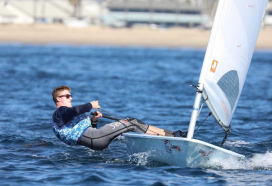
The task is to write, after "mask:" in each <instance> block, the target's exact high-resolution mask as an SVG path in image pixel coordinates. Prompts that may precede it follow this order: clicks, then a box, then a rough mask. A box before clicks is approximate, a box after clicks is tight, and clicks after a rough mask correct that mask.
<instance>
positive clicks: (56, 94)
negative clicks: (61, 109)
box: [52, 86, 73, 107]
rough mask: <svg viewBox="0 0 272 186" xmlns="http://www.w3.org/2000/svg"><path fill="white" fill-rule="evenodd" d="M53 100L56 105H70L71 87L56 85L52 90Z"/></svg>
mask: <svg viewBox="0 0 272 186" xmlns="http://www.w3.org/2000/svg"><path fill="white" fill-rule="evenodd" d="M52 97H53V101H54V102H55V104H56V105H57V106H66V107H72V99H73V98H72V95H71V88H70V87H68V86H60V87H56V88H55V89H54V90H53V92H52Z"/></svg>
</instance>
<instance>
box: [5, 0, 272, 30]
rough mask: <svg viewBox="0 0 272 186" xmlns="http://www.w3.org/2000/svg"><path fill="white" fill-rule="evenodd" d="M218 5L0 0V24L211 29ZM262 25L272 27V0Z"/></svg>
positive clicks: (201, 1) (214, 0)
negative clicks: (199, 27)
mask: <svg viewBox="0 0 272 186" xmlns="http://www.w3.org/2000/svg"><path fill="white" fill-rule="evenodd" d="M217 4H218V0H0V24H34V23H63V24H66V25H68V26H76V27H83V26H88V25H91V24H93V25H101V24H103V25H106V26H111V27H124V26H127V27H131V26H150V25H151V26H155V27H171V26H186V27H194V26H202V27H208V28H210V27H211V26H212V22H213V19H214V15H215V12H216V7H217ZM264 25H265V26H272V0H269V4H268V10H267V13H266V16H265V18H264Z"/></svg>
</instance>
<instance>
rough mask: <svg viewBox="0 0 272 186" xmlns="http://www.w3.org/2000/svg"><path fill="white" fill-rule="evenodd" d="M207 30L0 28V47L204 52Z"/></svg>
mask: <svg viewBox="0 0 272 186" xmlns="http://www.w3.org/2000/svg"><path fill="white" fill-rule="evenodd" d="M271 33H272V28H266V29H262V30H261V31H260V34H259V37H258V40H257V43H256V47H255V50H271V49H272V37H271ZM209 36H210V30H201V29H196V28H191V29H189V28H180V27H178V28H169V29H159V28H158V29H152V28H147V27H139V28H109V27H100V26H89V27H84V28H71V27H67V26H65V25H59V24H49V25H45V24H35V25H0V44H3V43H4V44H34V45H35V44H38V45H44V44H45V45H50V44H52V45H63V44H64V45H83V46H85V45H91V46H118V47H159V48H160V47H167V48H168V47H169V48H193V49H206V47H207V44H208V40H209Z"/></svg>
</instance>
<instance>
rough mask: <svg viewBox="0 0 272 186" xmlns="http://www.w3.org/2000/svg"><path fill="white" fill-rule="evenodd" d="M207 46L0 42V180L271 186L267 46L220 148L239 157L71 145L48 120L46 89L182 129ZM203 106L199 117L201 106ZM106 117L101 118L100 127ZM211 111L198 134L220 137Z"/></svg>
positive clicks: (215, 140)
mask: <svg viewBox="0 0 272 186" xmlns="http://www.w3.org/2000/svg"><path fill="white" fill-rule="evenodd" d="M204 55H205V51H204V50H193V49H168V48H140V47H138V48H137V47H134V48H133V47H132V48H118V47H94V46H61V45H59V46H39V45H36V46H34V45H33V46H31V45H1V46H0V98H1V99H0V106H1V112H0V162H1V164H0V180H1V185H31V184H32V185H118V186H119V185H154V186H155V185H156V186H159V185H184V184H186V185H206V184H209V185H272V141H271V140H272V125H271V124H272V105H271V104H272V82H271V78H272V73H271V69H272V52H269V51H257V52H255V53H254V55H253V59H252V64H251V67H250V69H249V72H248V77H247V79H246V84H245V85H244V90H243V93H242V95H241V98H240V101H239V103H238V107H237V109H236V112H235V114H234V117H233V120H232V133H231V134H230V135H229V137H228V140H227V142H226V144H225V146H224V147H225V148H227V149H230V150H233V151H235V152H238V153H240V154H244V155H245V156H246V159H245V160H243V161H240V162H229V161H226V162H221V163H220V166H214V167H213V166H211V167H205V168H184V167H177V166H170V165H167V164H164V163H160V162H154V161H149V159H148V156H145V155H141V154H134V155H130V154H129V153H128V151H127V147H126V144H125V143H124V141H123V139H122V138H118V139H116V140H114V141H113V142H112V144H111V145H110V146H109V148H108V149H106V150H104V151H93V150H89V149H87V148H85V147H80V146H73V147H71V146H68V145H66V144H64V143H62V142H61V141H59V140H58V139H57V138H56V137H55V136H54V134H53V131H52V128H51V116H52V113H53V112H54V110H55V105H54V103H53V101H52V97H51V92H52V90H53V89H54V88H55V87H56V86H60V85H68V86H70V87H71V88H72V94H73V105H78V104H83V103H86V102H90V101H92V100H99V102H100V105H101V107H102V108H103V109H106V110H108V111H110V112H112V113H115V114H117V115H119V116H121V117H124V118H125V117H135V118H138V119H140V120H142V121H144V122H145V123H148V124H151V125H154V126H157V127H161V128H164V129H168V130H178V129H180V130H183V131H184V130H187V127H188V122H189V120H190V114H191V110H192V105H193V102H194V96H195V90H194V89H193V88H192V87H190V86H189V85H192V84H193V85H195V84H197V82H198V78H199V74H200V70H201V67H202V61H203V58H204ZM208 112H209V111H208V109H207V108H206V107H205V108H204V109H203V111H202V114H201V116H200V118H199V122H200V121H202V120H203V119H204V118H205V117H206V116H207V114H208ZM109 122H111V121H109V120H107V119H102V121H101V125H100V126H102V125H103V124H106V123H109ZM223 137H224V134H223V132H222V130H221V129H220V127H219V126H218V125H217V124H216V123H215V121H214V119H213V118H212V117H210V118H209V119H208V120H207V121H206V122H205V123H204V124H203V125H202V126H201V127H200V128H199V129H198V131H197V132H196V133H195V138H197V139H200V140H204V141H206V142H209V143H212V144H215V145H219V144H220V142H221V141H222V139H223Z"/></svg>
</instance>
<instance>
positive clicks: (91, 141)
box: [79, 120, 135, 150]
mask: <svg viewBox="0 0 272 186" xmlns="http://www.w3.org/2000/svg"><path fill="white" fill-rule="evenodd" d="M134 129H135V126H134V125H132V124H131V123H129V122H127V121H125V120H121V121H116V122H114V123H110V124H107V125H105V126H104V127H102V128H100V129H95V128H91V127H89V128H88V129H87V130H86V131H85V132H84V134H83V135H82V136H81V139H80V141H79V144H80V145H83V146H86V147H89V148H91V149H94V150H103V149H105V148H107V147H108V145H109V144H110V142H111V141H112V140H113V139H115V138H116V137H117V136H119V135H120V134H122V133H125V132H128V131H134Z"/></svg>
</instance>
